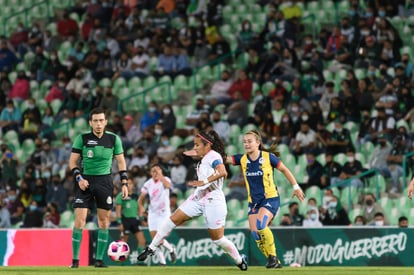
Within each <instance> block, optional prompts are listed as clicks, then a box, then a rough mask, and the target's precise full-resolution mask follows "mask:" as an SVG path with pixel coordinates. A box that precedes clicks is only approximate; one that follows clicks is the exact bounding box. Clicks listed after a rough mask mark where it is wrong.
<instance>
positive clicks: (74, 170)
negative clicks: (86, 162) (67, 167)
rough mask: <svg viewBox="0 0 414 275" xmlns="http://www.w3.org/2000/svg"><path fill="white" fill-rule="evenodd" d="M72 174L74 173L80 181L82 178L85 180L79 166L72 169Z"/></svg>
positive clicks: (77, 180)
mask: <svg viewBox="0 0 414 275" xmlns="http://www.w3.org/2000/svg"><path fill="white" fill-rule="evenodd" d="M72 174H73V177H74V178H75V180H76V182H80V181H81V180H83V177H82V174H81V170H80V169H79V168H78V167H75V168H73V169H72Z"/></svg>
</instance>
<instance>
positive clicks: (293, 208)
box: [289, 202, 304, 226]
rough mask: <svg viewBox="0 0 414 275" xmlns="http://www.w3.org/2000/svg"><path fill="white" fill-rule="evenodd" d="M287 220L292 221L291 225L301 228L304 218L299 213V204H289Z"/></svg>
mask: <svg viewBox="0 0 414 275" xmlns="http://www.w3.org/2000/svg"><path fill="white" fill-rule="evenodd" d="M289 218H290V220H291V221H292V223H291V225H294V226H302V224H303V220H304V217H303V215H302V214H300V213H299V204H298V203H297V202H291V203H289Z"/></svg>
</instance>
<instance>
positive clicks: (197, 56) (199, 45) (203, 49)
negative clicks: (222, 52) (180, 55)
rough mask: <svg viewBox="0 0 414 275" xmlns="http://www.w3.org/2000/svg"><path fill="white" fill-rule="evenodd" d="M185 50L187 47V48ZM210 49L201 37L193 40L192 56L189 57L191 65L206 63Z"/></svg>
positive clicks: (203, 64) (200, 65)
mask: <svg viewBox="0 0 414 275" xmlns="http://www.w3.org/2000/svg"><path fill="white" fill-rule="evenodd" d="M185 41H187V40H185ZM188 41H191V40H188ZM181 44H183V42H181ZM187 50H189V49H188V48H187ZM210 51H211V49H210V48H209V47H208V45H207V43H205V42H204V41H203V40H202V39H197V40H196V42H195V47H194V54H193V58H192V59H191V67H192V68H199V67H203V66H205V65H207V63H208V61H209V56H210Z"/></svg>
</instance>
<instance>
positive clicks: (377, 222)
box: [375, 221, 384, 226]
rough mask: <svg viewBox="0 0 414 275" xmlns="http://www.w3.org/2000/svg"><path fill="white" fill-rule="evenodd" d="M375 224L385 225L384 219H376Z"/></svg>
mask: <svg viewBox="0 0 414 275" xmlns="http://www.w3.org/2000/svg"><path fill="white" fill-rule="evenodd" d="M375 225H376V226H383V225H384V221H375Z"/></svg>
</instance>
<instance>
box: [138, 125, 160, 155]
mask: <svg viewBox="0 0 414 275" xmlns="http://www.w3.org/2000/svg"><path fill="white" fill-rule="evenodd" d="M136 146H137V147H140V146H141V147H142V148H144V152H145V154H146V155H148V156H149V157H152V156H153V155H155V154H156V152H157V148H158V143H157V142H156V141H155V136H154V133H153V131H152V129H145V130H144V132H143V137H142V138H141V139H140V140H139V141H138V143H137V145H136Z"/></svg>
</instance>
